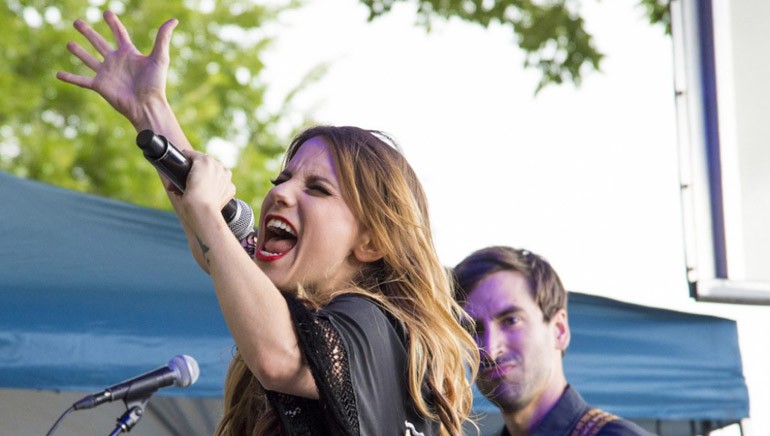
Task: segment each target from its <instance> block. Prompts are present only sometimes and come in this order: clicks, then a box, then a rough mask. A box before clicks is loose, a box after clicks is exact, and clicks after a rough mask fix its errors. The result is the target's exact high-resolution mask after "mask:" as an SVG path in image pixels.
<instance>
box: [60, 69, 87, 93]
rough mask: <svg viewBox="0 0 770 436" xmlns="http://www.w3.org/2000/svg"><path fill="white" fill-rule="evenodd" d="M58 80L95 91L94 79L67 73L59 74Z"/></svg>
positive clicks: (61, 72)
mask: <svg viewBox="0 0 770 436" xmlns="http://www.w3.org/2000/svg"><path fill="white" fill-rule="evenodd" d="M56 78H57V79H59V80H61V81H63V82H67V83H71V84H73V85H77V86H79V87H81V88H86V89H93V85H94V79H93V77H85V76H78V75H77V74H72V73H68V72H66V71H59V72H57V73H56Z"/></svg>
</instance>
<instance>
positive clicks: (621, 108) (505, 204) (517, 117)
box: [264, 0, 770, 434]
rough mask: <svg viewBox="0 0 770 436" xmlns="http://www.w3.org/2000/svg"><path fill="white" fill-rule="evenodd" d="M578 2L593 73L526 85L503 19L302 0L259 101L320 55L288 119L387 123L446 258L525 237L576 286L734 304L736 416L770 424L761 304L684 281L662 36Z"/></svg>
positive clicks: (714, 309) (708, 308)
mask: <svg viewBox="0 0 770 436" xmlns="http://www.w3.org/2000/svg"><path fill="white" fill-rule="evenodd" d="M580 10H581V13H582V14H583V16H584V17H585V19H586V26H587V28H588V30H589V31H590V32H592V33H593V34H594V36H595V38H596V44H597V46H598V48H599V49H600V50H601V51H602V52H604V53H605V55H606V57H605V59H604V61H603V63H602V68H601V69H602V71H601V72H589V73H587V74H586V77H585V79H584V81H583V83H582V84H581V85H580V86H579V87H575V86H573V85H570V84H567V85H562V86H551V87H547V88H546V89H544V90H543V91H542V92H541V93H540V94H538V95H535V94H534V91H535V88H536V85H537V82H538V79H539V75H538V74H539V73H538V72H537V71H534V70H525V69H524V68H523V66H522V65H523V55H522V53H521V52H520V51H519V49H518V48H517V46H516V45H515V42H514V39H513V35H512V34H511V32H510V31H509V30H507V29H504V28H499V27H492V28H489V29H484V28H482V27H480V26H475V25H472V24H468V23H463V22H460V21H455V20H451V21H449V22H443V21H436V22H434V27H433V30H432V31H431V33H426V31H425V30H424V29H423V28H420V27H418V26H415V25H414V22H415V18H416V16H415V12H414V7H413V6H411V5H409V4H401V3H397V4H396V6H395V7H394V10H393V11H392V12H391V13H390V14H389V15H387V16H385V17H382V18H379V19H377V20H375V21H374V22H371V23H369V22H367V21H366V17H367V10H366V8H365V7H364V6H363V5H362V4H360V2H359V1H358V0H308V1H307V5H306V6H304V7H302V8H301V9H299V10H297V11H293V12H290V13H287V14H285V15H283V16H282V17H281V20H280V22H279V23H278V24H276V28H275V29H272V30H278V32H277V35H278V40H277V42H276V44H275V45H274V46H273V48H272V49H271V50H270V52H269V53H268V54H267V55H266V56H265V58H264V60H265V63H266V71H265V75H264V80H265V81H267V83H270V94H268V96H267V98H268V104H274V105H278V102H279V101H280V99H281V98H282V97H283V96H284V95H285V94H286V92H288V90H289V89H291V88H292V87H293V86H294V85H296V84H297V83H299V81H300V80H301V78H302V77H303V75H304V74H305V73H306V72H308V71H309V70H310V69H312V68H313V67H314V66H316V65H317V64H319V63H320V62H330V65H331V66H330V68H329V70H328V72H327V74H326V75H325V76H324V78H323V79H322V80H320V81H319V82H318V83H316V84H314V85H312V86H311V87H310V88H308V89H306V90H305V91H303V92H302V94H301V95H300V98H298V99H297V100H295V102H294V106H293V109H294V110H295V113H296V114H297V116H298V117H297V119H299V114H302V113H311V114H312V115H313V117H314V118H315V119H316V120H318V121H320V122H324V123H330V124H336V125H356V126H359V127H364V128H370V129H378V130H383V131H386V132H388V133H390V134H391V135H393V136H394V137H395V138H396V140H397V141H398V143H399V145H400V146H401V148H402V149H403V151H404V153H405V154H406V156H407V158H408V159H409V161H410V163H411V164H412V166H413V167H414V169H415V171H416V172H417V174H418V176H419V177H420V179H421V181H422V183H423V185H424V187H425V190H426V192H427V195H428V200H429V204H430V208H431V220H432V226H433V232H434V237H435V239H436V246H437V250H438V253H439V257H440V259H441V261H442V262H443V263H444V264H446V265H454V264H456V263H457V262H459V261H460V260H461V259H462V258H463V257H465V256H466V255H468V254H469V253H471V252H472V251H474V250H476V249H478V248H482V247H484V246H488V245H511V246H514V247H519V248H527V249H529V250H531V251H534V252H536V253H539V254H541V255H543V256H545V257H546V258H547V259H548V260H549V261H550V262H551V263H552V264H553V266H554V267H555V269H556V270H557V271H558V272H559V275H560V276H561V278H562V280H563V282H564V284H565V286H566V287H567V289H569V290H571V291H577V292H583V293H588V294H595V295H601V296H606V297H610V298H615V299H618V300H623V301H627V302H632V303H638V304H644V305H648V306H654V307H661V308H668V309H674V310H681V311H686V312H692V313H703V314H710V315H716V316H721V317H725V318H730V319H734V320H736V321H737V322H738V330H739V341H740V347H741V354H742V358H743V365H744V375H745V377H746V380H747V385H748V387H749V395H750V401H751V420H750V422H749V423H748V425H747V426H746V427H745V429H746V430H748V431H750V432H751V433H748V434H770V416H767V414H764V415H766V416H762V415H763V414H762V413H760V411H762V410H765V411H766V410H770V389H769V388H770V374H767V372H766V371H765V368H767V367H768V366H770V350H768V348H767V347H766V346H765V343H764V342H765V341H764V338H763V337H762V336H761V334H762V332H764V331H766V330H767V329H766V326H767V322H766V320H765V319H764V318H766V317H767V316H768V310H769V309H768V308H767V307H766V306H746V305H729V304H716V303H703V302H696V301H694V300H693V299H691V298H690V297H689V294H688V287H687V280H686V276H685V258H684V242H683V235H682V213H681V206H680V196H679V162H678V158H679V155H678V149H677V132H676V114H675V106H674V73H673V50H672V44H671V40H670V37H668V36H666V35H665V34H664V32H663V29H662V28H661V27H660V26H657V27H653V26H651V25H650V24H649V23H648V22H647V19H646V18H645V16H644V11H643V10H642V9H640V8H639V7H638V6H637V2H636V1H632V0H619V1H603V2H599V1H595V0H589V1H583V2H581V9H580ZM266 30H269V29H266ZM721 433H722V434H737V433H736V430H735V429H731V430H728V431H724V432H721Z"/></svg>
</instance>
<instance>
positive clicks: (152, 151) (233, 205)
mask: <svg viewBox="0 0 770 436" xmlns="http://www.w3.org/2000/svg"><path fill="white" fill-rule="evenodd" d="M136 145H138V146H139V148H141V149H142V151H143V152H144V157H145V158H147V160H148V161H150V163H151V164H153V166H155V168H157V169H158V171H160V172H161V173H162V174H163V175H165V176H166V177H167V178H168V179H169V180H170V181H171V183H172V184H173V185H174V186H175V187H176V188H177V189H178V190H179V191H180V192H184V191H185V189H186V187H187V175H188V174H189V173H190V168H191V166H192V163H191V162H190V160H189V159H188V158H187V157H186V156H185V155H184V154H182V152H181V151H179V149H178V148H176V146H174V144H172V143H171V141H169V140H168V139H166V138H165V137H164V136H162V135H157V134H155V132H153V131H152V130H142V131H141V132H139V134H138V135H137V136H136ZM222 217H224V219H225V222H227V226H228V227H230V230H231V231H232V232H233V234H234V235H235V237H236V238H238V240H239V241H241V240H243V239H245V238H246V237H247V236H249V233H251V232H252V231H253V230H254V211H252V210H251V208H250V207H249V205H248V204H246V202H244V201H243V200H239V199H237V198H233V199H232V200H230V201H229V202H228V203H227V204H226V205H225V207H224V208H223V209H222Z"/></svg>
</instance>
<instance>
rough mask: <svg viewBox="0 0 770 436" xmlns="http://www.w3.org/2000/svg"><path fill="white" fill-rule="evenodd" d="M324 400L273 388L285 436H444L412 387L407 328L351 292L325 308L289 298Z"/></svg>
mask: <svg viewBox="0 0 770 436" xmlns="http://www.w3.org/2000/svg"><path fill="white" fill-rule="evenodd" d="M285 297H286V300H287V302H288V304H289V309H290V310H291V314H292V318H293V320H294V323H295V325H296V326H297V333H298V335H299V344H300V348H301V349H302V351H303V353H304V355H305V358H306V359H307V362H308V364H309V366H310V369H311V372H312V374H313V378H314V379H315V383H316V386H317V387H318V393H319V399H318V400H310V399H306V398H300V397H295V396H292V395H287V394H282V393H278V392H270V391H268V399H269V400H270V403H271V405H272V406H273V408H274V409H275V410H276V412H277V414H278V416H279V420H280V421H281V434H283V435H335V436H336V435H405V434H407V435H412V436H417V435H420V434H423V435H425V436H428V435H435V434H438V433H439V431H438V424H437V423H436V422H433V421H428V420H426V419H425V418H424V417H422V416H421V415H420V414H419V413H417V411H416V410H415V408H414V406H413V402H412V400H411V397H410V395H409V390H408V387H407V379H408V376H407V351H406V349H405V347H404V343H405V337H404V335H403V333H402V329H401V328H400V326H399V325H398V324H397V323H395V322H394V321H393V320H392V319H390V318H389V317H388V316H386V314H385V313H384V312H383V311H382V310H381V309H380V308H379V306H378V305H377V304H376V303H374V302H373V301H371V300H370V299H368V298H366V297H363V296H360V295H355V294H346V295H342V296H339V297H336V298H335V299H334V300H332V301H331V302H330V303H329V304H328V305H327V306H326V307H325V308H323V309H321V310H320V311H311V310H308V309H307V308H306V307H305V306H304V305H302V304H301V303H299V302H298V301H296V300H295V299H294V298H292V297H291V296H289V295H285Z"/></svg>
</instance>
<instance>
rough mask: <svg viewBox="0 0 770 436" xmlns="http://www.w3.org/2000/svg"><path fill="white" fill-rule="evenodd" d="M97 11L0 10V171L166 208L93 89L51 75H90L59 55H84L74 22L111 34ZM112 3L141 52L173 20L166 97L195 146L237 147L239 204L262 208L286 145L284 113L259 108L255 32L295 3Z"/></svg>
mask: <svg viewBox="0 0 770 436" xmlns="http://www.w3.org/2000/svg"><path fill="white" fill-rule="evenodd" d="M89 3H90V5H89ZM101 3H103V1H102V2H99V1H92V2H83V1H81V0H36V1H19V0H6V1H5V2H3V3H2V4H0V26H1V27H2V28H3V29H4V32H3V33H4V36H3V38H2V39H0V58H1V59H3V62H2V63H0V94H1V95H2V96H3V97H2V99H0V169H3V170H6V171H9V172H12V173H14V174H17V175H20V176H23V177H28V178H33V179H37V180H41V181H45V182H49V183H53V184H57V185H60V186H64V187H67V188H70V189H74V190H79V191H84V192H90V193H95V194H98V195H103V196H109V197H113V198H118V199H122V200H126V201H131V202H134V203H137V204H142V205H146V206H150V207H157V208H168V207H170V205H169V204H168V200H166V199H165V193H164V192H163V189H162V187H161V186H160V183H158V181H157V177H155V175H154V169H153V168H152V166H151V165H149V164H148V163H147V162H146V161H145V160H144V158H143V156H142V153H141V152H140V151H139V150H138V148H137V147H136V145H134V144H135V137H136V133H135V132H134V130H133V128H132V127H131V125H130V124H129V123H128V122H127V121H125V120H124V119H123V118H122V117H121V116H120V115H118V114H117V112H116V111H114V110H112V108H110V107H109V105H108V104H107V103H106V102H105V101H103V100H102V99H101V97H99V96H98V95H96V94H95V93H93V92H91V91H88V90H83V89H79V88H77V87H74V86H72V85H69V84H66V83H63V82H60V81H58V80H57V79H56V78H55V73H56V71H58V70H64V71H72V72H76V73H78V74H83V75H92V74H93V73H92V72H91V71H90V70H88V69H87V68H85V67H83V66H81V65H79V64H80V62H79V61H78V60H77V59H76V58H75V57H74V56H72V55H71V54H70V53H69V52H68V51H67V50H66V42H67V41H70V40H74V41H77V42H78V43H80V44H81V45H82V46H83V47H85V48H88V49H90V48H91V47H90V44H89V43H88V42H87V41H86V40H85V38H83V37H82V36H81V35H79V34H78V33H77V32H76V31H75V30H74V29H73V27H72V22H73V21H74V20H75V19H76V18H81V17H85V18H86V20H87V21H89V22H90V23H91V24H92V25H93V26H94V27H95V28H96V29H97V30H98V31H100V32H101V33H102V34H103V35H111V33H109V29H108V28H107V26H106V25H105V24H104V22H103V21H102V19H101V10H102V9H103V8H104V7H105V6H103V5H101ZM96 5H101V7H99V6H96ZM109 7H110V8H112V9H113V10H115V11H116V12H118V14H119V15H120V16H121V20H122V21H123V22H124V24H125V25H126V27H127V28H128V29H129V32H131V35H132V39H133V41H134V43H135V44H136V46H137V47H138V48H139V49H140V50H143V51H145V52H148V51H149V50H150V48H151V47H152V40H153V39H154V37H155V33H156V31H157V28H158V27H159V26H160V24H162V22H163V21H164V20H165V19H167V18H168V17H170V16H173V17H176V18H178V19H179V21H180V25H179V26H178V27H177V29H176V30H175V32H174V37H173V40H172V43H171V51H172V65H171V69H170V73H169V85H168V92H169V96H168V98H169V101H170V102H171V104H172V106H173V107H175V108H177V115H178V117H179V120H180V122H181V123H182V125H183V126H185V131H186V133H187V135H188V136H189V138H190V141H191V142H192V143H193V144H198V146H197V148H199V149H201V148H205V147H202V146H201V145H205V144H207V143H209V141H210V140H211V139H212V138H219V139H220V140H223V141H225V142H226V143H228V144H231V145H232V146H233V147H234V149H235V150H237V151H236V152H237V154H238V159H239V161H241V162H243V163H244V165H239V166H236V167H235V168H233V171H234V176H233V177H234V180H235V183H236V185H237V186H238V196H239V198H242V199H243V200H245V201H248V202H250V203H252V204H255V205H258V204H259V203H260V201H256V199H261V197H262V196H263V195H264V193H265V192H266V190H267V189H268V187H269V179H270V177H273V176H275V174H274V173H273V170H274V168H275V167H276V165H275V163H276V161H277V159H279V158H280V155H281V154H282V151H283V150H284V145H285V144H286V143H287V140H286V139H287V138H285V137H283V136H288V134H283V135H281V134H280V130H281V129H279V121H281V120H282V118H283V116H282V115H283V114H282V112H283V109H282V108H279V109H277V110H276V112H275V113H266V112H265V108H264V104H263V101H264V95H265V91H266V88H267V85H266V84H265V83H263V82H262V81H261V80H260V78H259V76H260V71H261V70H262V68H263V64H262V61H261V58H260V55H261V53H262V52H263V50H264V49H265V47H267V46H268V44H269V43H270V42H271V39H270V38H269V37H268V36H266V35H264V31H263V30H261V28H262V26H263V24H265V23H267V22H270V21H271V20H275V18H276V16H277V14H278V13H280V12H281V11H282V10H284V9H286V8H292V7H296V3H294V2H291V3H289V4H287V5H285V6H280V7H278V6H271V7H267V6H260V5H257V4H255V2H244V1H238V0H220V1H217V2H206V1H193V0H191V1H185V2H181V1H179V2H176V1H175V2H159V1H154V0H122V1H111V2H110V5H109ZM198 48H202V49H198ZM92 52H93V51H92ZM284 130H285V129H284ZM289 133H291V132H289ZM268 171H269V172H270V173H269V174H268Z"/></svg>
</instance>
